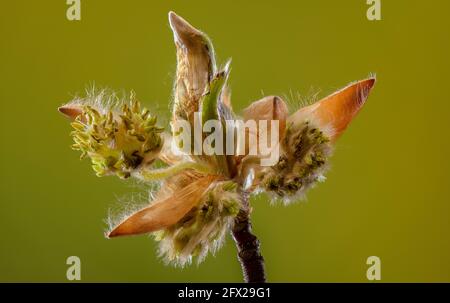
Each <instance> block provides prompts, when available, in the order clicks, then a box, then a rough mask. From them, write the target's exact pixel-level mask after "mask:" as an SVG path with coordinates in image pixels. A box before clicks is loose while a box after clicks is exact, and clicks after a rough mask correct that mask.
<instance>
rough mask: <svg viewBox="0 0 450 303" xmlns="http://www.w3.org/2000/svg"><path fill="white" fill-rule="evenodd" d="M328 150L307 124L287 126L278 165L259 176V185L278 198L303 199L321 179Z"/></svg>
mask: <svg viewBox="0 0 450 303" xmlns="http://www.w3.org/2000/svg"><path fill="white" fill-rule="evenodd" d="M331 150H332V148H331V143H330V140H329V139H328V137H327V136H326V135H325V134H324V133H323V132H322V131H321V130H320V129H318V128H317V127H314V126H313V125H311V123H310V122H309V121H305V122H303V123H299V124H298V125H293V124H290V125H288V126H287V129H286V135H285V137H284V139H283V141H282V144H281V151H280V154H281V155H280V158H279V161H278V163H277V164H276V165H274V166H273V167H268V168H265V169H263V170H262V171H261V172H260V174H259V176H258V177H259V179H260V184H261V186H262V187H263V188H264V189H265V190H266V191H268V192H272V193H274V194H275V195H276V196H278V197H280V198H284V199H289V198H290V197H295V196H298V195H302V194H303V193H304V192H305V191H306V190H307V189H308V188H310V187H311V186H312V185H314V183H316V182H317V181H320V180H321V178H323V173H324V171H325V170H326V162H327V159H328V157H329V156H330V155H331Z"/></svg>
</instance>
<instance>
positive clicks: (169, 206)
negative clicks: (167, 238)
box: [107, 176, 215, 238]
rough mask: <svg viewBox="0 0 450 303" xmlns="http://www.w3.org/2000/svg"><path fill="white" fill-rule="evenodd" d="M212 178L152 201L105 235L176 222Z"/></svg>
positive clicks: (132, 232) (137, 231) (144, 230)
mask: <svg viewBox="0 0 450 303" xmlns="http://www.w3.org/2000/svg"><path fill="white" fill-rule="evenodd" d="M214 179H215V177H212V176H207V177H203V178H201V179H198V180H197V181H194V182H192V183H191V184H189V185H188V186H186V187H184V188H183V189H181V190H178V191H177V192H175V193H174V194H173V195H172V196H169V197H168V198H165V199H162V200H159V201H156V202H153V203H152V204H151V205H150V206H148V207H146V208H144V209H142V210H140V211H138V212H136V213H134V214H132V215H131V216H129V217H128V218H126V219H125V220H124V221H123V222H122V223H120V224H119V225H118V226H116V227H115V228H114V229H113V230H112V231H111V232H110V233H109V234H108V235H107V237H109V238H113V237H118V236H125V235H137V234H143V233H149V232H153V231H156V230H160V229H163V228H166V227H168V226H171V225H173V224H175V223H177V222H178V221H179V220H180V219H181V218H183V216H184V215H186V213H187V212H189V211H190V210H191V209H192V208H193V207H194V206H195V205H196V203H198V202H199V200H200V198H201V196H202V195H203V194H204V193H205V192H206V191H207V189H208V187H209V185H210V184H211V183H212V182H213V181H214Z"/></svg>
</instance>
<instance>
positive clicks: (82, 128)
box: [59, 12, 375, 265]
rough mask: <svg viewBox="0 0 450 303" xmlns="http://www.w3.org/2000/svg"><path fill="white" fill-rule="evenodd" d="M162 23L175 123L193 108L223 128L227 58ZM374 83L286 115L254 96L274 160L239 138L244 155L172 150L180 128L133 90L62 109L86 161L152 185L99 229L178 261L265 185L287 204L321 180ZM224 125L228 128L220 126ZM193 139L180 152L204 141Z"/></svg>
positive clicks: (190, 30)
mask: <svg viewBox="0 0 450 303" xmlns="http://www.w3.org/2000/svg"><path fill="white" fill-rule="evenodd" d="M169 22H170V26H171V29H172V31H173V33H174V41H175V46H176V48H177V72H176V77H175V84H174V92H173V111H172V122H181V120H183V122H186V121H187V122H186V123H187V124H188V125H190V126H194V125H193V124H194V120H195V119H194V117H195V115H194V113H196V112H197V113H200V114H201V117H202V119H201V120H202V122H201V123H205V122H206V121H208V120H217V121H219V122H220V124H219V126H218V127H221V126H223V125H226V122H228V121H230V120H232V119H234V117H236V114H235V113H234V112H233V109H232V105H231V97H230V90H229V88H228V83H227V80H228V77H229V73H230V61H228V62H227V63H226V64H224V65H223V67H222V68H218V67H217V66H216V59H215V54H214V49H213V46H212V44H211V41H210V40H209V38H208V37H207V36H206V35H205V34H204V33H203V32H201V31H199V30H198V29H196V28H194V27H193V26H191V25H190V24H189V23H188V22H187V21H185V20H184V19H183V18H181V17H179V16H178V15H176V14H175V13H173V12H170V13H169ZM374 84H375V78H374V77H370V78H368V79H365V80H362V81H358V82H354V83H351V84H350V85H348V86H346V87H344V88H343V89H341V90H339V91H337V92H335V93H334V94H332V95H329V96H327V97H325V98H324V99H322V100H320V101H318V102H316V103H314V104H311V105H309V106H306V107H302V108H300V109H298V110H297V111H296V112H294V113H292V114H289V112H288V107H287V106H286V103H285V102H284V101H283V99H282V98H280V97H277V96H267V97H264V98H262V99H261V100H258V101H255V102H253V103H252V104H251V105H250V106H249V107H247V108H246V109H245V110H244V113H243V119H244V120H245V121H248V120H253V121H256V122H258V121H261V120H268V121H274V120H276V121H278V122H279V127H278V128H276V127H275V128H274V129H275V131H278V132H279V133H278V134H277V135H278V136H273V137H276V138H279V140H276V141H277V142H275V143H274V144H273V146H272V144H271V146H270V148H279V153H278V154H276V155H278V158H277V156H275V160H276V161H275V164H274V165H273V166H262V165H261V164H260V163H261V161H260V160H261V159H263V158H264V157H265V155H263V154H260V153H259V152H257V153H256V155H255V154H250V153H248V152H247V151H248V150H249V149H250V147H251V146H250V143H249V142H247V141H246V140H243V142H244V143H243V145H244V148H243V150H245V152H244V154H241V153H235V154H229V153H226V154H220V155H219V154H212V155H211V154H208V155H205V154H200V155H198V154H192V153H188V152H184V153H179V152H178V153H176V152H174V150H173V149H172V148H171V147H173V146H178V145H177V143H176V142H177V141H176V140H175V138H177V136H179V133H178V131H177V130H175V129H172V132H163V128H162V127H160V126H158V125H157V118H156V116H154V115H152V114H151V113H150V111H149V110H147V109H145V108H142V107H141V105H140V103H139V102H138V101H136V100H135V99H134V97H132V98H130V100H126V101H124V102H109V101H108V100H106V101H104V99H108V97H107V96H105V94H104V93H100V94H97V95H91V96H88V98H87V99H86V100H75V101H73V102H71V103H69V104H67V105H64V106H62V107H60V108H59V110H60V111H61V112H62V113H63V114H65V115H66V116H68V117H69V118H71V119H72V120H73V122H72V126H73V128H74V130H73V132H72V136H73V139H74V141H75V144H74V145H73V146H72V147H73V148H74V149H76V150H79V151H81V153H82V157H89V158H90V159H91V161H92V165H93V169H94V171H95V172H96V174H97V175H98V176H105V175H117V176H119V177H121V178H128V177H137V178H139V179H140V180H141V181H143V182H148V183H150V182H155V180H156V181H158V182H159V185H160V187H159V190H158V191H157V192H156V193H155V194H154V195H153V196H152V197H153V199H152V201H151V202H150V203H148V204H147V205H146V206H145V207H144V208H142V209H139V210H138V211H135V212H133V213H131V214H127V215H126V216H124V217H123V218H122V219H121V220H120V221H119V222H117V224H114V225H113V226H112V228H111V230H109V231H108V232H107V234H106V236H107V237H109V238H112V237H118V236H126V235H137V234H153V235H154V237H155V239H156V240H157V241H158V242H159V251H160V254H161V255H162V256H163V257H164V258H165V260H166V261H168V262H171V263H172V264H176V265H184V264H186V263H189V262H190V261H191V260H192V258H193V257H197V260H198V261H201V260H203V259H204V257H205V256H206V255H207V254H208V252H213V253H214V251H215V250H216V249H218V248H219V247H220V246H221V244H222V242H223V239H224V235H225V234H226V232H227V231H228V230H230V229H231V228H233V224H234V222H240V221H239V220H240V218H241V217H242V214H244V215H245V216H247V217H248V214H249V213H250V212H251V210H252V208H251V207H250V206H249V205H248V203H244V202H243V201H244V199H243V197H244V196H245V197H247V196H248V194H251V193H259V192H267V193H271V194H273V195H272V196H273V198H282V199H283V200H285V201H292V200H296V199H297V198H298V197H299V196H303V195H304V194H305V192H306V190H307V189H309V188H311V187H312V186H313V185H314V184H315V183H317V181H322V180H324V173H325V171H326V169H327V167H328V162H329V158H330V156H331V152H332V150H333V146H334V144H335V141H336V139H337V138H338V137H339V136H340V135H341V134H342V133H343V131H344V130H345V129H346V128H347V126H348V125H349V123H350V122H351V120H352V119H353V118H354V117H355V116H356V114H357V113H358V112H359V111H360V109H361V108H362V106H363V105H364V103H365V101H366V100H367V97H368V95H369V93H370V91H371V89H372V87H373V86H374ZM173 125H174V123H172V126H173ZM201 126H203V125H201ZM237 128H239V126H238V127H237ZM274 129H266V130H262V129H259V128H258V129H257V130H256V132H257V133H256V134H254V135H256V138H258V139H259V138H264V137H266V138H267V137H272V135H273V134H272V133H271V132H273V131H274ZM223 131H225V132H228V131H229V130H228V128H225V127H224V129H223ZM231 131H233V132H235V131H236V132H237V130H236V129H232V130H231ZM241 131H242V129H239V133H245V131H244V132H241ZM201 139H203V138H201ZM195 140H196V139H195V138H194V140H193V141H192V142H191V143H190V146H188V147H189V148H188V149H187V150H191V151H192V150H194V147H195V146H196V144H199V143H200V144H202V142H196V141H195ZM188 145H189V144H188ZM178 147H180V146H178ZM157 159H158V160H160V161H161V162H162V163H164V164H165V166H163V167H161V168H154V166H153V165H151V164H152V163H153V162H154V161H155V160H157ZM238 214H239V215H238ZM236 226H237V227H238V226H239V224H237V225H236ZM243 247H245V245H244V244H243Z"/></svg>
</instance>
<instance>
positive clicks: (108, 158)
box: [60, 96, 163, 178]
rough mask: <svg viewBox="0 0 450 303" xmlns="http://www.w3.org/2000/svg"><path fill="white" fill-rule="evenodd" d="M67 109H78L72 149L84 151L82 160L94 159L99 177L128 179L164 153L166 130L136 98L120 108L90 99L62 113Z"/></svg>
mask: <svg viewBox="0 0 450 303" xmlns="http://www.w3.org/2000/svg"><path fill="white" fill-rule="evenodd" d="M67 108H71V109H72V110H74V109H77V114H76V117H75V121H73V122H72V123H71V125H72V127H73V129H74V130H73V131H72V133H71V135H72V137H73V140H74V141H75V144H73V145H72V148H73V149H75V150H80V151H81V158H84V157H86V156H88V157H90V158H91V161H92V168H93V169H94V171H95V172H96V173H97V176H99V177H101V176H105V175H112V174H115V175H117V176H119V177H121V178H128V177H130V176H131V174H132V173H133V172H134V171H136V170H137V169H138V168H139V167H140V166H146V165H149V164H151V163H152V162H153V161H154V160H155V158H156V157H157V154H158V153H159V151H160V150H161V147H162V144H163V139H162V137H161V132H162V131H163V128H161V127H158V126H157V125H156V122H157V118H156V116H153V115H151V114H150V111H149V110H148V109H146V108H141V105H140V103H139V102H138V101H137V100H135V99H134V98H133V96H131V99H130V100H129V101H128V102H127V101H125V103H123V104H121V105H120V104H115V105H111V104H110V106H101V105H100V104H90V102H89V99H88V100H85V102H80V103H79V104H77V105H74V104H72V105H71V106H70V107H62V108H61V109H60V110H61V111H64V110H66V111H67Z"/></svg>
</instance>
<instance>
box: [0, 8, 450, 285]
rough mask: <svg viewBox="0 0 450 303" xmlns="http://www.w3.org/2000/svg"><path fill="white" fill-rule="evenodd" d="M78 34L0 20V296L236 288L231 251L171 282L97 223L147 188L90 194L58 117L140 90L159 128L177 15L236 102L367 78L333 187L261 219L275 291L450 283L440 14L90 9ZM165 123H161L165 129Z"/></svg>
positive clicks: (59, 19) (445, 26) (94, 182)
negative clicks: (78, 105)
mask: <svg viewBox="0 0 450 303" xmlns="http://www.w3.org/2000/svg"><path fill="white" fill-rule="evenodd" d="M81 2H82V11H81V14H82V19H81V21H78V22H77V21H74V22H70V21H68V20H67V19H66V8H67V5H66V4H65V1H64V0H59V1H42V0H41V1H8V2H6V1H3V2H2V4H1V7H0V24H1V26H0V43H1V44H0V45H1V48H0V100H1V119H0V123H1V125H0V135H1V149H0V161H1V166H0V168H1V170H0V195H1V202H0V230H1V238H0V281H66V269H67V267H68V266H67V265H66V264H65V262H66V258H67V257H68V256H71V255H76V256H79V257H80V258H81V262H82V273H81V274H82V281H85V282H87V281H152V282H157V281H158V282H166V281H195V282H196V281H203V282H208V281H240V280H241V273H240V266H239V264H238V262H237V260H236V255H235V254H236V252H235V248H234V244H233V243H232V241H230V240H231V239H230V238H228V239H227V242H226V245H225V247H224V248H223V249H222V250H220V251H219V252H218V253H217V254H216V256H215V257H212V256H209V257H208V258H207V259H206V261H205V262H204V263H203V264H201V265H200V266H196V265H193V266H190V267H187V268H184V269H176V268H173V267H170V266H165V265H164V264H163V262H162V261H161V260H159V259H158V258H157V256H156V252H155V250H156V245H155V243H154V242H153V240H152V239H149V238H148V237H146V236H140V237H130V238H119V239H114V240H106V239H105V238H104V237H103V231H104V229H105V227H106V224H105V223H104V221H103V219H104V218H106V217H107V213H108V209H109V208H110V207H116V206H117V204H118V202H117V201H118V200H125V201H126V200H127V197H129V196H130V194H132V193H139V192H141V189H140V188H139V187H137V186H136V185H135V184H133V183H123V182H121V181H120V180H118V179H117V178H114V177H105V178H97V177H96V176H95V175H94V173H93V171H92V169H91V168H90V165H89V162H88V161H87V160H85V161H81V162H80V160H79V159H78V157H79V153H78V152H75V151H72V150H71V149H70V148H69V146H70V144H71V139H70V137H69V132H70V126H69V124H68V122H67V120H66V119H64V118H63V117H62V116H61V115H59V114H58V112H57V111H56V109H57V107H58V106H59V105H61V104H63V103H64V102H67V101H68V100H70V99H71V98H72V96H73V95H75V94H78V93H79V94H83V92H84V89H85V88H86V86H88V85H91V84H93V83H95V85H96V86H99V87H105V86H106V87H110V88H113V89H116V90H119V91H121V90H126V91H129V90H131V89H133V90H135V92H136V94H137V97H138V98H139V99H140V100H142V101H143V102H144V103H145V104H146V105H147V106H150V107H151V108H156V109H158V111H159V112H160V115H164V116H166V117H168V116H169V101H170V94H171V88H172V79H173V75H174V72H175V67H176V62H175V59H176V58H175V48H174V45H173V42H172V34H171V32H170V28H169V26H168V21H167V13H168V11H169V10H174V11H176V12H177V13H178V14H180V15H182V16H184V17H185V18H186V19H188V20H189V21H190V22H191V23H192V24H193V25H195V26H197V27H198V28H200V29H202V30H204V31H205V32H207V33H208V34H209V36H210V37H211V38H212V40H213V42H214V45H215V49H216V52H217V55H218V59H219V62H223V61H224V60H225V59H227V58H228V57H231V56H232V57H233V70H232V73H231V85H232V89H233V103H234V107H235V109H236V110H241V109H242V108H244V107H245V106H246V105H248V104H249V103H250V102H251V101H252V100H256V99H259V98H260V97H262V95H263V92H264V94H266V95H268V94H277V95H281V96H287V97H288V99H290V100H291V102H292V103H299V97H298V94H300V95H301V96H308V95H310V94H311V93H315V92H319V97H322V96H325V95H326V94H328V93H331V92H333V91H334V90H336V89H338V88H340V87H343V86H345V85H346V84H347V83H348V82H350V81H353V80H357V79H362V78H365V77H367V76H368V75H369V73H370V72H374V73H376V74H377V78H378V82H377V85H376V87H375V89H374V90H373V92H372V94H371V96H370V98H369V100H368V102H367V103H366V105H365V107H364V109H363V110H362V112H361V113H360V114H359V116H358V117H357V118H356V119H355V120H354V122H353V123H352V125H351V126H350V128H349V129H348V131H347V132H346V134H345V135H344V136H343V137H342V138H341V139H340V140H339V142H338V145H337V148H336V152H335V155H334V157H333V159H332V170H331V171H330V172H329V173H328V175H327V176H328V180H327V182H325V183H324V184H321V185H319V186H318V187H316V188H315V189H313V190H312V191H311V192H310V193H309V195H308V200H307V201H306V202H303V203H298V204H295V205H290V206H288V207H283V206H281V205H278V206H273V205H272V206H271V205H270V203H269V201H267V200H266V199H263V198H258V199H255V200H254V201H253V202H252V203H253V207H254V212H253V221H254V230H255V232H256V234H257V235H258V236H259V238H260V240H261V242H262V252H263V254H264V256H265V259H266V268H267V275H268V278H269V280H270V281H277V282H281V281H308V282H321V281H327V282H331V281H336V282H343V281H361V282H363V281H367V279H366V269H367V267H368V266H367V265H366V259H367V257H369V256H372V255H375V256H379V257H380V258H381V263H382V264H381V269H382V281H384V282H397V281H450V258H449V252H450V241H449V236H448V231H449V228H450V223H449V219H450V203H449V191H450V189H449V188H450V186H449V182H448V180H449V178H448V171H449V161H448V159H447V157H448V155H449V147H450V145H449V141H448V134H447V131H448V125H449V124H448V123H449V120H450V119H449V114H450V102H449V101H450V100H449V98H448V93H447V89H448V87H449V83H450V73H449V69H450V66H449V59H448V54H449V53H450V47H449V46H450V43H449V34H448V30H449V28H450V21H449V20H450V19H449V18H448V12H449V11H450V2H449V1H446V0H442V1H406V0H402V1H400V0H396V1H387V0H382V18H383V20H382V21H378V22H370V21H368V20H367V18H366V10H367V7H368V6H367V5H366V1H365V0H352V1H334V0H328V1H325V0H321V1H317V0H303V1H282V0H278V1H261V0H259V1H223V2H220V3H219V2H217V1H144V0H142V1H110V0H108V1H107V0H95V1H94V0H82V1H81ZM166 120H167V119H166Z"/></svg>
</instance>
